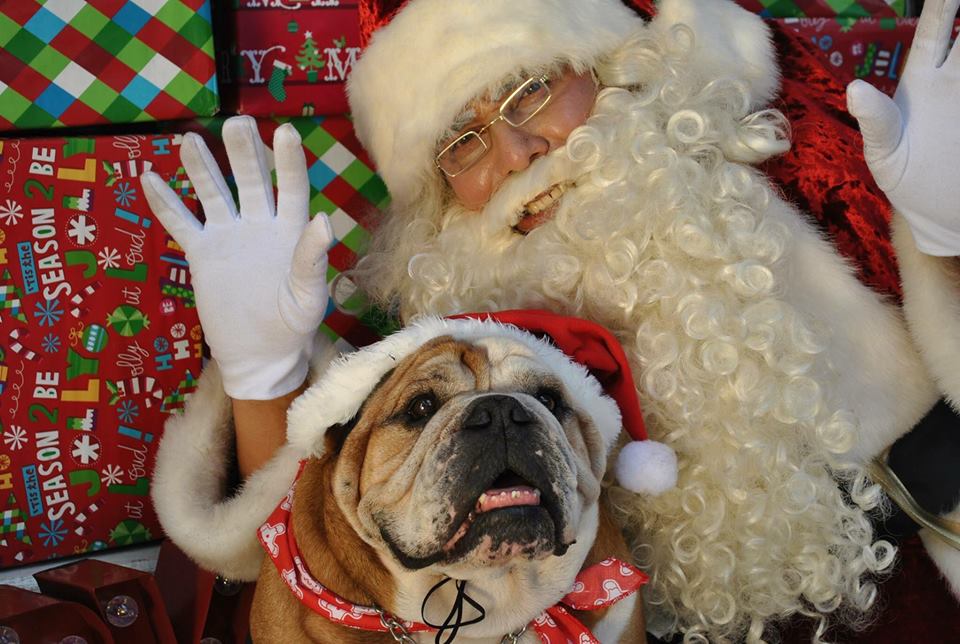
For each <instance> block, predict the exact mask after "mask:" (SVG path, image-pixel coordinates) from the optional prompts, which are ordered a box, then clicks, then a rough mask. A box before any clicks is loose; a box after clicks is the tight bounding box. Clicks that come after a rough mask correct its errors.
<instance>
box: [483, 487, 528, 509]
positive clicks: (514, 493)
mask: <svg viewBox="0 0 960 644" xmlns="http://www.w3.org/2000/svg"><path fill="white" fill-rule="evenodd" d="M520 505H540V490H537V489H536V488H532V487H529V486H526V485H515V486H513V487H502V488H493V489H490V490H487V491H486V492H484V493H483V494H481V495H480V498H479V499H477V509H476V513H477V514H481V513H483V512H490V511H491V510H498V509H500V508H509V507H514V506H520Z"/></svg>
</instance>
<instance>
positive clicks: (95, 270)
mask: <svg viewBox="0 0 960 644" xmlns="http://www.w3.org/2000/svg"><path fill="white" fill-rule="evenodd" d="M179 139H180V137H178V136H170V135H162V136H104V137H96V138H43V139H6V140H0V183H2V186H0V274H2V279H0V338H2V341H0V347H2V350H0V392H2V396H0V399H2V401H3V403H2V415H0V435H2V443H0V517H2V521H0V567H7V566H13V565H18V564H24V563H28V562H32V561H37V560H43V559H49V558H53V557H59V556H63V555H73V554H79V553H85V552H88V551H92V550H100V549H105V548H113V547H119V546H126V545H130V544H135V543H140V542H145V541H150V540H153V539H157V538H159V537H161V536H162V535H161V533H160V526H159V523H158V521H157V518H156V515H155V514H154V511H153V509H152V507H151V504H150V498H149V487H150V472H151V470H152V468H153V457H154V454H155V451H156V446H157V444H158V441H159V439H160V436H161V433H162V430H163V424H164V421H165V420H166V419H167V418H168V417H169V415H170V414H171V413H175V412H177V411H178V410H180V409H182V407H183V404H184V401H185V400H186V398H187V397H188V396H189V395H190V394H191V392H192V391H193V388H194V386H195V378H196V376H197V375H198V374H199V372H200V361H201V343H202V337H201V331H200V326H199V323H198V320H197V315H196V309H195V307H194V299H193V291H192V288H191V286H190V283H189V273H188V267H187V264H186V261H185V259H184V254H183V252H182V250H181V249H180V248H179V247H178V246H177V244H176V243H175V242H174V241H173V239H172V238H171V237H170V236H169V235H168V234H166V232H165V231H164V229H163V228H162V227H161V226H160V224H159V223H158V222H157V221H156V220H155V219H154V217H153V215H152V214H151V212H150V209H149V207H148V205H147V203H146V201H145V199H144V196H143V194H142V193H141V190H140V181H139V175H140V174H142V173H143V172H144V171H145V170H147V169H152V170H154V171H155V172H157V173H159V174H160V175H161V176H162V177H164V178H165V179H167V180H169V182H170V185H171V186H173V187H174V188H175V189H176V190H178V191H179V192H180V193H181V194H182V195H183V196H184V198H185V202H186V203H187V204H188V205H189V206H190V207H191V208H193V209H194V210H196V209H197V203H198V202H197V200H196V197H195V195H194V193H193V191H192V189H191V187H190V184H189V182H188V181H187V179H186V175H185V172H184V171H183V169H182V168H181V167H180V161H179V149H178V147H179Z"/></svg>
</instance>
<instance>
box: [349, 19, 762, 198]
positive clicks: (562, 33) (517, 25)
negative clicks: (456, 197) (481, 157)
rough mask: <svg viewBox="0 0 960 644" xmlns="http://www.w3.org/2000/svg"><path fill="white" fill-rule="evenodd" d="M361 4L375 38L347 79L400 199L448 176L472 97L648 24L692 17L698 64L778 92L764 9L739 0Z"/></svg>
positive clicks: (599, 51) (580, 62)
mask: <svg viewBox="0 0 960 644" xmlns="http://www.w3.org/2000/svg"><path fill="white" fill-rule="evenodd" d="M628 4H631V5H633V6H634V8H631V7H630V6H628ZM359 7H360V16H361V29H362V31H363V36H362V37H363V38H364V39H365V40H367V41H368V43H367V47H366V49H365V50H364V52H363V53H362V54H361V56H360V59H359V60H358V61H357V63H356V65H355V66H354V69H353V71H352V73H351V75H350V78H349V79H348V86H347V90H348V94H349V99H350V108H351V111H352V112H353V117H354V126H355V129H356V133H357V136H358V138H359V139H360V141H361V143H363V145H364V147H366V149H367V151H368V152H370V154H371V156H372V157H373V160H374V162H375V164H376V166H377V170H378V172H379V173H380V174H381V176H382V177H383V179H384V181H385V182H386V184H387V187H388V188H389V190H390V194H391V197H392V198H393V200H394V202H395V203H396V204H397V205H399V206H400V207H401V208H409V207H410V206H411V205H413V204H418V203H419V205H420V206H421V207H423V206H425V205H426V204H423V203H422V202H421V200H422V199H423V197H424V195H425V194H426V191H425V188H426V187H427V186H430V185H433V186H437V185H440V184H439V181H440V177H439V174H438V170H437V168H436V166H435V165H434V159H435V155H436V151H437V144H438V143H439V140H440V138H441V137H442V136H443V134H444V133H445V132H446V131H447V129H448V128H449V127H450V125H451V124H452V123H453V122H454V120H455V118H456V117H457V116H458V115H459V114H460V112H461V111H462V110H463V108H464V107H465V106H466V105H467V104H468V103H469V102H470V101H472V100H475V99H477V98H479V97H482V96H484V95H486V94H488V93H495V92H496V91H498V90H500V89H502V87H501V85H502V83H503V80H504V79H505V78H508V77H509V76H510V75H512V74H515V73H516V72H517V71H521V70H522V71H526V72H534V71H537V70H539V69H543V68H549V67H550V66H552V65H554V64H557V63H565V64H567V65H569V66H570V67H571V68H573V69H574V70H576V71H579V72H582V71H586V70H588V69H592V68H594V67H595V65H596V63H597V62H598V61H599V60H601V59H602V58H603V57H604V56H605V55H609V54H611V53H612V52H614V51H616V50H617V49H618V48H619V47H620V46H621V45H623V44H624V43H626V42H627V41H628V40H629V39H630V38H631V37H632V36H634V35H635V34H636V33H637V32H638V31H640V30H642V29H644V28H645V27H646V26H649V27H651V28H653V29H655V30H658V31H660V32H665V31H667V30H669V29H671V28H672V27H673V26H674V25H676V24H677V23H683V24H685V25H687V26H688V27H690V29H692V30H693V32H694V34H695V36H696V42H697V50H696V51H695V52H694V54H693V57H694V60H693V61H692V68H695V69H696V70H697V73H702V74H704V75H705V77H719V76H728V77H730V76H732V77H734V78H739V79H742V80H743V81H744V82H745V83H746V84H747V85H748V86H749V87H750V89H751V90H752V98H754V99H755V101H754V102H765V101H766V100H768V99H769V98H770V96H772V94H773V93H774V91H775V90H776V87H777V83H778V74H777V69H776V64H775V62H774V56H773V50H772V48H771V46H770V43H769V33H768V31H767V28H766V27H765V26H764V24H763V21H762V19H760V18H759V17H758V16H756V15H754V14H752V13H750V12H749V11H746V10H744V9H743V8H741V7H739V6H738V5H736V4H735V3H733V2H730V1H729V0H661V2H659V3H658V5H657V16H656V18H655V19H653V20H651V21H650V22H649V23H648V22H646V21H645V20H644V18H643V17H642V16H641V14H644V15H646V16H650V15H651V14H652V13H653V9H652V7H653V5H652V3H651V2H650V0H360V3H359ZM635 9H636V10H635ZM731 34H733V35H734V36H733V37H731Z"/></svg>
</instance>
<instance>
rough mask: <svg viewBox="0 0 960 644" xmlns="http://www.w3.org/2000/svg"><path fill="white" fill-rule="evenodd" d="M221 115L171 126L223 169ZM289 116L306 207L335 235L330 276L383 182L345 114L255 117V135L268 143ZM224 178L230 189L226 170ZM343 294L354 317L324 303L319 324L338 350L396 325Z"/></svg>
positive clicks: (353, 243) (367, 226) (346, 261)
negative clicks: (197, 141)
mask: <svg viewBox="0 0 960 644" xmlns="http://www.w3.org/2000/svg"><path fill="white" fill-rule="evenodd" d="M224 120H225V119H224V118H221V117H217V118H212V119H196V120H194V121H190V122H188V123H177V124H172V128H173V130H175V131H180V132H182V131H185V130H188V131H193V132H196V133H198V134H200V135H201V136H203V137H204V139H205V140H206V142H207V145H208V146H209V147H210V151H211V152H212V153H213V156H214V157H215V158H216V159H217V163H218V164H219V165H220V167H221V168H222V169H223V170H224V173H227V172H228V171H229V168H230V164H229V162H228V160H227V155H226V152H225V151H224V149H223V142H222V141H221V138H220V130H221V128H222V127H223V122H224ZM287 122H290V123H292V124H293V125H294V127H296V128H297V131H298V132H299V133H300V136H301V138H302V139H303V148H304V154H305V155H306V159H307V175H308V176H309V178H310V212H311V213H315V214H318V216H322V215H326V216H328V217H330V223H331V224H332V226H333V233H334V236H335V240H334V243H333V246H332V247H331V248H330V252H329V255H328V256H329V260H330V263H329V268H328V269H327V281H328V282H331V283H332V282H333V281H334V279H335V278H336V277H337V275H339V274H340V273H341V272H343V271H345V270H347V269H348V268H350V267H351V266H353V264H354V262H355V261H356V259H357V254H358V253H360V252H361V251H362V250H363V247H364V245H365V244H366V242H367V240H368V239H369V237H370V231H372V230H373V229H374V228H375V227H376V226H377V224H378V223H379V221H380V217H381V216H382V211H383V209H384V208H386V206H387V204H388V203H389V202H390V197H389V195H388V194H387V187H386V185H384V183H383V180H382V179H380V176H379V175H377V174H375V173H374V171H373V170H372V169H371V166H372V163H371V161H370V159H369V157H368V156H367V154H366V152H365V151H364V149H363V146H361V145H360V142H359V141H357V138H356V136H355V134H354V132H353V123H352V122H351V121H350V119H348V118H345V117H326V118H324V117H296V118H276V119H257V124H258V126H259V130H260V136H261V137H262V138H263V140H264V141H265V142H266V143H267V145H272V142H273V132H274V130H276V129H277V127H278V126H279V125H281V124H282V123H287ZM226 179H227V183H228V184H229V185H230V186H231V188H232V189H234V190H235V184H234V181H233V177H232V176H229V175H228V176H227V177H226ZM337 288H338V289H341V290H340V294H341V295H343V294H344V289H349V288H350V285H349V284H345V283H344V281H341V282H339V283H338V285H337ZM338 299H346V302H344V304H345V308H347V309H348V310H350V311H355V310H356V311H363V313H362V314H361V315H360V317H355V316H354V315H351V314H349V313H346V312H344V311H341V310H339V309H338V308H337V307H336V306H335V305H334V303H333V300H332V299H331V301H330V302H329V303H328V308H327V313H326V316H325V318H324V320H323V324H322V325H321V331H323V332H324V333H325V334H326V335H327V337H329V338H330V339H331V340H332V341H334V343H335V344H336V345H337V346H338V348H339V349H340V350H341V351H342V352H347V351H351V350H353V349H354V348H357V347H362V346H366V345H368V344H370V343H371V342H374V341H376V340H378V339H379V338H380V337H382V336H384V335H387V334H389V333H391V332H392V331H394V330H395V329H397V328H398V323H397V321H396V320H393V319H390V318H388V317H387V316H386V315H384V314H382V313H381V312H379V311H375V310H372V311H371V310H366V307H365V306H364V305H363V303H362V302H361V301H359V299H358V298H356V297H354V298H343V297H341V298H338Z"/></svg>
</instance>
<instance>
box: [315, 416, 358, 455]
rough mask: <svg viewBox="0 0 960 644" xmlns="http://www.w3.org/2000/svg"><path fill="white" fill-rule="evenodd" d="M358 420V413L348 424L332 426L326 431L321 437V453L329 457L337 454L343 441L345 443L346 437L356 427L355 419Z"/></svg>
mask: <svg viewBox="0 0 960 644" xmlns="http://www.w3.org/2000/svg"><path fill="white" fill-rule="evenodd" d="M359 418H360V414H359V413H358V414H357V415H356V416H354V417H353V418H351V419H350V420H349V421H348V422H346V423H341V424H339V425H334V426H333V427H331V428H330V429H328V430H327V431H326V433H325V434H324V435H323V453H324V454H331V455H333V454H339V453H340V449H341V448H342V447H343V443H344V441H346V440H347V436H349V435H350V430H352V429H353V428H354V427H355V426H356V424H357V419H359Z"/></svg>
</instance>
